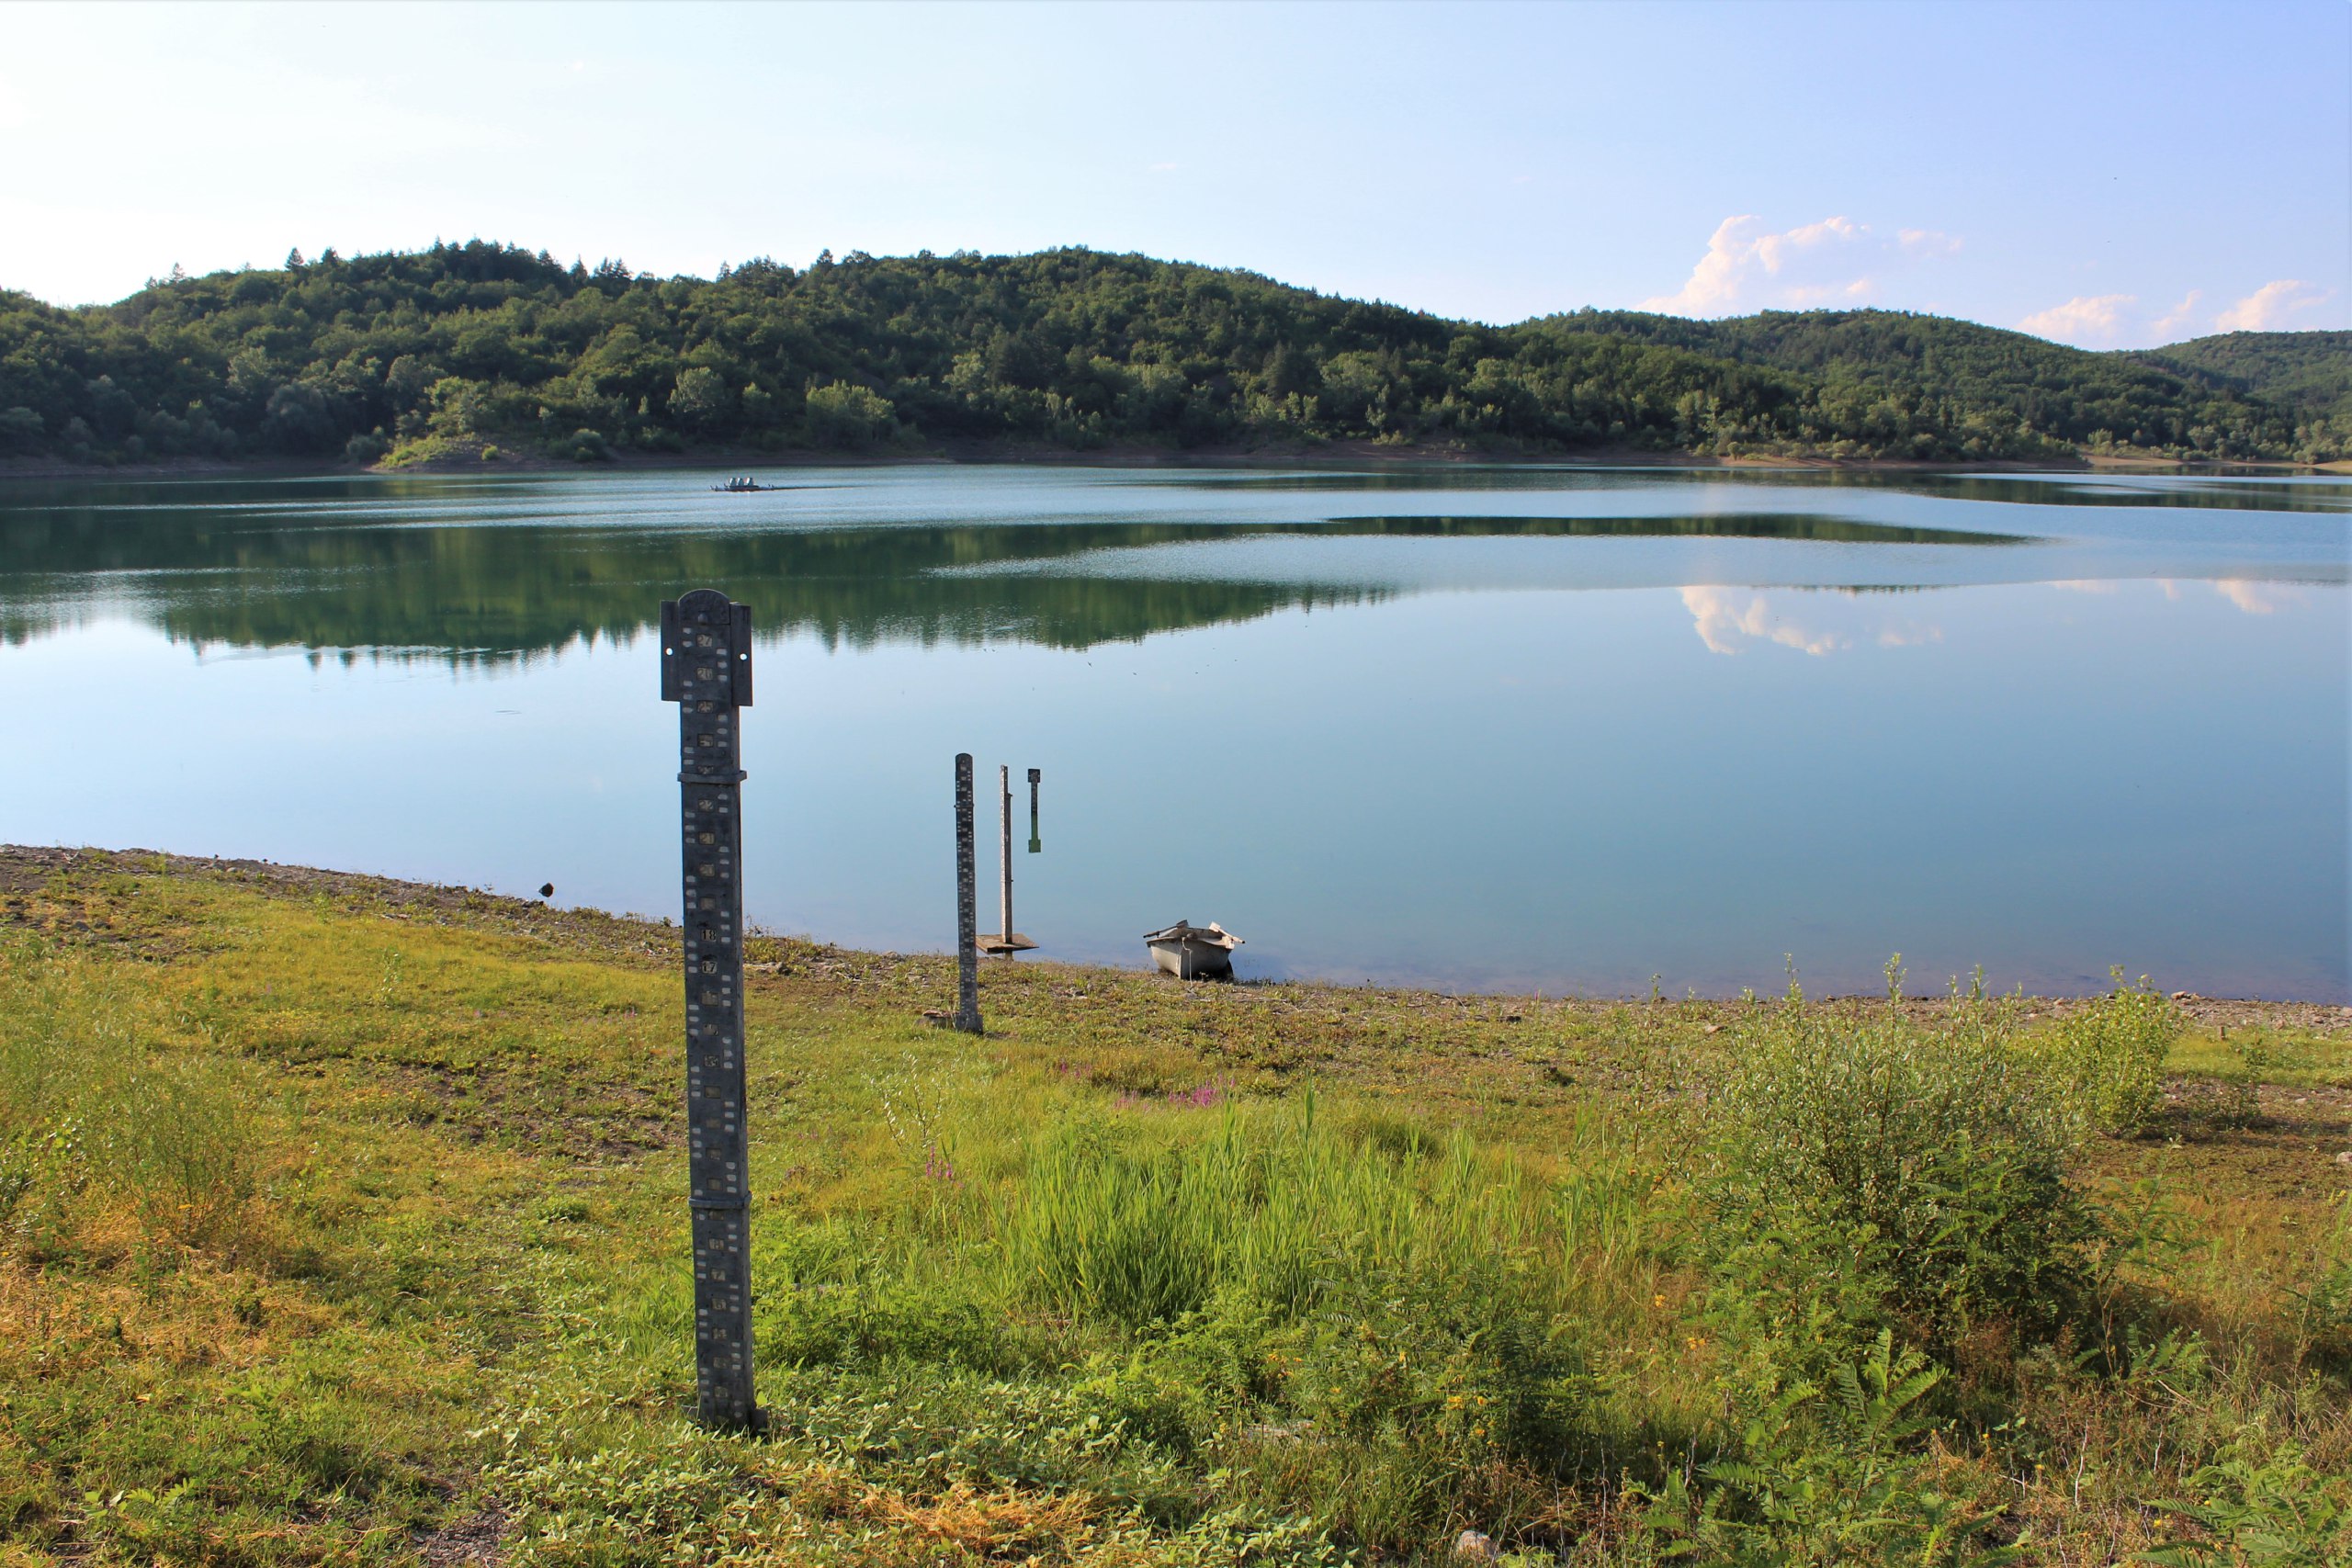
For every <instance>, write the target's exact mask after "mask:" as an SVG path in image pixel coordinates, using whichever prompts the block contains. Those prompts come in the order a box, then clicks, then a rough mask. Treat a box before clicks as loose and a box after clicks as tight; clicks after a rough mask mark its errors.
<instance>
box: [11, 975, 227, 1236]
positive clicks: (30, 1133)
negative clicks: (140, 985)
mask: <svg viewBox="0 0 2352 1568" xmlns="http://www.w3.org/2000/svg"><path fill="white" fill-rule="evenodd" d="M0 994H5V995H6V996H7V997H8V998H9V1006H8V1007H7V1008H6V1010H0V1245H6V1246H10V1247H15V1248H17V1249H19V1250H21V1251H23V1252H24V1253H25V1254H26V1255H27V1256H28V1257H29V1258H33V1259H35V1260H39V1259H40V1258H44V1257H48V1256H51V1255H56V1254H61V1253H63V1252H68V1251H72V1250H75V1249H77V1248H79V1247H83V1246H85V1245H87V1244H89V1243H90V1242H91V1241H93V1239H94V1238H95V1237H96V1234H97V1233H98V1232H99V1231H100V1230H102V1229H104V1228H105V1226H106V1225H107V1224H108V1223H109V1222H110V1220H111V1219H112V1218H115V1217H119V1216H122V1215H126V1214H128V1215H133V1216H136V1218H137V1220H138V1222H139V1223H140V1224H141V1227H142V1228H143V1229H144V1230H146V1231H147V1232H148V1233H150V1234H154V1235H167V1236H169V1237H171V1238H173V1239H175V1240H176V1241H179V1242H181V1243H184V1244H186V1245H188V1246H193V1247H233V1246H235V1245H236V1244H237V1243H238V1242H239V1241H240V1240H241V1239H243V1236H244V1234H245V1231H246V1227H247V1224H248V1221H249V1219H250V1218H251V1214H250V1210H251V1205H252V1201H253V1199H254V1193H255V1191H256V1189H257V1186H258V1176H257V1172H256V1168H255V1161H254V1154H253V1149H254V1141H253V1139H252V1137H251V1135H250V1129H249V1128H248V1127H247V1126H246V1125H245V1121H246V1118H245V1113H244V1111H243V1102H242V1100H241V1097H240V1095H239V1094H238V1092H237V1089H236V1086H234V1085H232V1084H231V1083H229V1082H227V1081H226V1079H227V1078H228V1077H230V1076H231V1070H230V1069H229V1068H228V1067H226V1066H223V1065H221V1064H220V1063H217V1062H212V1061H192V1060H175V1059H173V1058H171V1057H169V1056H167V1055H164V1054H162V1053H160V1052H159V1051H158V1050H156V1049H155V1046H154V1037H155V1035H156V1033H157V1032H158V1030H157V1025H158V1020H157V1018H156V1015H155V1014H154V1012H153V1009H152V1005H151V1004H150V1002H149V1001H148V999H147V998H145V997H144V996H143V995H142V994H141V993H140V992H138V991H135V990H133V989H131V988H130V987H128V986H126V985H125V984H124V983H123V981H122V979H121V977H120V976H119V973H118V972H117V971H115V970H113V969H111V968H108V967H106V966H102V965H100V964H96V963H95V962H93V961H92V960H91V959H89V958H87V957H85V956H84V955H81V954H78V953H73V952H70V951H68V950H65V949H62V948H60V947H58V946H56V945H55V944H53V943H51V942H45V941H42V940H41V939H40V938H37V937H31V936H25V935H17V936H13V937H10V938H9V939H7V940H6V942H5V943H4V944H0Z"/></svg>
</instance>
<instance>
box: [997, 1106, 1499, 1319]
mask: <svg viewBox="0 0 2352 1568" xmlns="http://www.w3.org/2000/svg"><path fill="white" fill-rule="evenodd" d="M1540 1214H1541V1204H1540V1202H1539V1201H1536V1199H1535V1198H1534V1197H1533V1195H1532V1193H1531V1191H1530V1190H1529V1186H1528V1183H1527V1182H1526V1180H1525V1179H1524V1178H1523V1176H1522V1175H1521V1171H1520V1168H1518V1166H1517V1165H1516V1164H1515V1163H1512V1162H1508V1161H1496V1160H1487V1159H1481V1158H1480V1157H1479V1156H1478V1155H1477V1153H1476V1150H1475V1149H1474V1148H1473V1146H1472V1145H1471V1143H1470V1141H1469V1139H1468V1138H1467V1137H1465V1136H1464V1135H1462V1134H1454V1135H1453V1136H1452V1137H1451V1138H1449V1139H1447V1140H1446V1141H1445V1142H1444V1143H1443V1145H1441V1146H1437V1147H1422V1146H1411V1145H1408V1147H1406V1148H1404V1149H1403V1150H1402V1151H1394V1150H1391V1149H1388V1148H1384V1147H1383V1146H1382V1145H1380V1144H1379V1143H1377V1142H1374V1141H1371V1140H1354V1139H1349V1138H1345V1137H1342V1136H1340V1135H1339V1134H1335V1133H1334V1132H1333V1131H1332V1130H1330V1129H1329V1127H1327V1126H1324V1125H1320V1124H1318V1122H1317V1117H1316V1110H1315V1105H1314V1101H1313V1098H1312V1096H1309V1097H1308V1099H1307V1100H1306V1106H1305V1108H1304V1110H1303V1111H1300V1112H1297V1113H1291V1112H1282V1113H1276V1114H1274V1115H1264V1114H1261V1115H1259V1116H1251V1115H1249V1114H1246V1113H1245V1112H1243V1111H1240V1110H1239V1109H1238V1108H1234V1107H1227V1109H1226V1110H1225V1111H1223V1112H1222V1113H1221V1115H1220V1118H1219V1121H1218V1122H1217V1124H1216V1129H1215V1130H1214V1131H1213V1132H1212V1133H1210V1134H1209V1135H1207V1136H1205V1137H1203V1138H1199V1139H1197V1140H1191V1141H1183V1142H1177V1143H1173V1144H1170V1145H1163V1146H1158V1147H1152V1146H1142V1147H1138V1146H1136V1144H1135V1143H1134V1142H1133V1141H1131V1140H1129V1141H1123V1140H1121V1139H1119V1138H1118V1137H1116V1136H1114V1134H1112V1133H1111V1132H1110V1131H1109V1130H1108V1129H1106V1128H1105V1127H1104V1126H1103V1125H1102V1124H1100V1123H1080V1124H1076V1125H1073V1126H1070V1127H1067V1128H1064V1129H1062V1130H1059V1131H1057V1132H1056V1133H1054V1134H1049V1135H1048V1136H1047V1137H1046V1139H1045V1140H1044V1142H1043V1145H1042V1146H1041V1147H1040V1148H1039V1150H1038V1151H1037V1153H1036V1155H1035V1156H1034V1158H1033V1161H1032V1163H1031V1165H1030V1167H1029V1168H1028V1170H1027V1172H1026V1173H1025V1176H1024V1178H1023V1180H1022V1181H1021V1183H1020V1185H1019V1187H1018V1189H1017V1190H1016V1193H1015V1196H1014V1197H1013V1199H1012V1205H1011V1210H1010V1213H1009V1214H1008V1216H1007V1223H1006V1224H1005V1227H1004V1246H1005V1255H1006V1258H1007V1261H1008V1264H1009V1266H1010V1268H1011V1270H1012V1275H1013V1277H1014V1279H1015V1280H1017V1281H1019V1283H1020V1284H1021V1285H1022V1287H1023V1288H1024V1289H1025V1290H1027V1291H1028V1292H1031V1293H1032V1294H1033V1295H1034V1296H1035V1297H1036V1298H1037V1299H1039V1300H1041V1301H1044V1302H1046V1303H1051V1304H1053V1305H1055V1306H1057V1307H1060V1308H1062V1309H1064V1310H1067V1311H1071V1312H1082V1313H1096V1314H1103V1315H1104V1316H1106V1317H1109V1318H1111V1319H1113V1320H1114V1321H1116V1322H1119V1323H1121V1324H1125V1325H1128V1326H1131V1327H1140V1326H1143V1325H1149V1324H1153V1323H1166V1322H1172V1321H1174V1320H1176V1319H1177V1318H1180V1317H1182V1316H1183V1315H1184V1314H1187V1313H1193V1312H1198V1311H1200V1310H1201V1309H1203V1308H1204V1307H1205V1306H1206V1305H1207V1304H1208V1303H1209V1302H1210V1301H1211V1299H1212V1298H1214V1297H1215V1296H1216V1295H1217V1294H1218V1293H1219V1292H1241V1293H1243V1294H1245V1295H1247V1296H1248V1297H1249V1298H1250V1299H1251V1300H1252V1301H1254V1302H1256V1303H1261V1304H1262V1305H1263V1306H1264V1307H1266V1308H1267V1309H1269V1310H1270V1311H1272V1312H1273V1313H1274V1314H1277V1315H1278V1316H1281V1317H1284V1318H1293V1317H1296V1316H1297V1315H1299V1314H1302V1313H1305V1312H1306V1311H1309V1310H1310V1309H1312V1308H1313V1307H1314V1306H1315V1305H1316V1303H1317V1302H1318V1300H1320V1299H1322V1298H1323V1297H1325V1296H1327V1295H1328V1294H1329V1292H1330V1291H1331V1290H1332V1289H1333V1288H1334V1286H1335V1285H1336V1283H1337V1282H1338V1281H1340V1280H1342V1279H1343V1278H1349V1277H1363V1276H1379V1277H1389V1276H1398V1277H1402V1276H1412V1277H1419V1278H1430V1279H1453V1280H1474V1279H1485V1278H1487V1276H1489V1275H1492V1274H1494V1273H1496V1272H1497V1271H1498V1270H1504V1269H1508V1266H1509V1264H1510V1261H1511V1260H1513V1259H1521V1260H1524V1259H1525V1258H1526V1257H1527V1256H1528V1254H1529V1253H1530V1251H1531V1249H1532V1247H1534V1245H1535V1234H1534V1231H1535V1225H1536V1224H1537V1223H1538V1221H1539V1218H1540Z"/></svg>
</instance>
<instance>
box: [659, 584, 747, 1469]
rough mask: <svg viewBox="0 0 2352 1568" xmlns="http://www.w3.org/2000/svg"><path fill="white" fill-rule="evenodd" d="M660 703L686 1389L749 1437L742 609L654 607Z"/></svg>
mask: <svg viewBox="0 0 2352 1568" xmlns="http://www.w3.org/2000/svg"><path fill="white" fill-rule="evenodd" d="M662 701H664V702H673V703H676V704H677V705H678V795H679V806H680V821H681V836H682V837H681V841H682V843H683V846H684V874H685V883H684V886H685V919H684V931H683V934H684V946H685V979H686V1169H687V1198H686V1201H687V1203H688V1205H689V1206H690V1207H691V1209H692V1211H693V1217H694V1247H695V1389H696V1393H697V1395H698V1408H699V1413H700V1416H701V1419H702V1423H703V1425H704V1426H706V1427H721V1428H731V1429H734V1430H739V1431H755V1430H757V1429H758V1428H759V1427H760V1425H761V1421H760V1411H759V1406H758V1404H757V1403H756V1402H755V1401H754V1400H753V1398H752V1236H751V1213H750V1202H751V1181H750V1177H751V1161H750V1152H751V1151H750V1144H749V1141H748V1139H747V1138H746V1135H745V1133H744V1115H743V812H742V804H743V778H744V773H743V746H742V733H741V731H742V724H741V717H742V710H743V709H745V708H747V707H749V706H751V705H752V609H751V606H750V605H748V604H735V603H733V602H731V601H730V600H729V598H728V597H727V595H726V594H724V593H721V592H718V591H717V590H716V589H709V588H699V589H696V590H695V592H691V593H688V594H686V595H684V597H683V598H678V599H672V600H668V601H665V602H664V603H663V604H662Z"/></svg>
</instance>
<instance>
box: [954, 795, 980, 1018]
mask: <svg viewBox="0 0 2352 1568" xmlns="http://www.w3.org/2000/svg"><path fill="white" fill-rule="evenodd" d="M977 859H978V857H977V856H976V855H975V854H974V852H973V849H972V754H971V753H970V752H969V751H958V752H956V1028H958V1029H960V1030H962V1031H963V1032H965V1033H967V1034H978V1033H979V1032H980V932H979V914H978V903H979V897H980V887H979V883H980V873H979V867H978V865H977V864H976V863H975V862H976V860H977Z"/></svg>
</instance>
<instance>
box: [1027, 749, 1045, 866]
mask: <svg viewBox="0 0 2352 1568" xmlns="http://www.w3.org/2000/svg"><path fill="white" fill-rule="evenodd" d="M1045 776H1046V775H1045V772H1044V770H1043V769H1039V768H1032V769H1030V770H1029V852H1030V853H1031V854H1033V855H1034V854H1035V853H1037V852H1039V851H1041V850H1043V849H1044V848H1045V847H1046V846H1045V842H1044V841H1043V840H1040V839H1039V838H1038V837H1037V781H1038V780H1039V779H1042V778H1044V777H1045Z"/></svg>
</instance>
